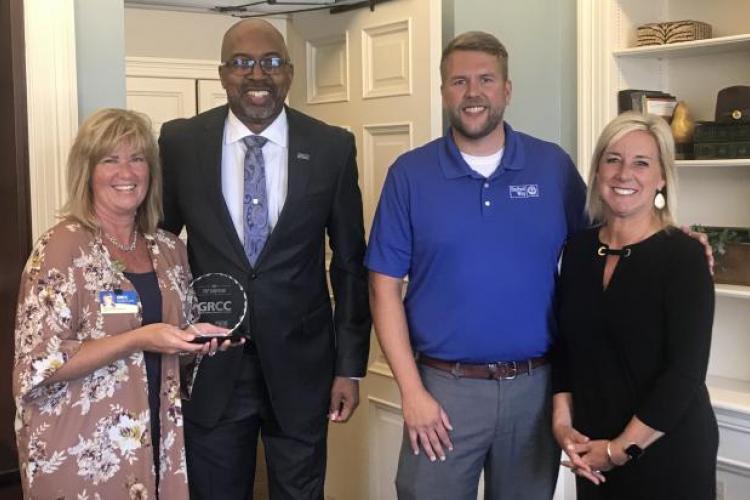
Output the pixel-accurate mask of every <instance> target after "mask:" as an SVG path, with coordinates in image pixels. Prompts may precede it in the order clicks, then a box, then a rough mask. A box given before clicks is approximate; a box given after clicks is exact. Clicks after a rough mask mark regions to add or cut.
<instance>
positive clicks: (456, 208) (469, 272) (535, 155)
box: [365, 123, 586, 363]
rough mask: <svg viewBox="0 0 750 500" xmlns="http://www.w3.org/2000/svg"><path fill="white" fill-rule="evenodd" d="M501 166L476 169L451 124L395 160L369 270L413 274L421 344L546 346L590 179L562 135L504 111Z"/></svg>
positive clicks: (434, 348) (508, 350)
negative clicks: (483, 171)
mask: <svg viewBox="0 0 750 500" xmlns="http://www.w3.org/2000/svg"><path fill="white" fill-rule="evenodd" d="M504 127H505V152H504V153H503V157H502V160H501V161H500V166H499V167H498V168H497V169H496V170H495V172H494V173H493V174H492V175H491V176H490V177H489V178H484V177H482V176H481V175H480V174H478V173H476V172H474V171H473V170H471V168H470V167H469V165H467V164H466V162H465V161H464V159H463V158H462V157H461V154H460V152H459V150H458V148H457V147H456V144H455V142H454V141H453V138H452V135H451V133H450V130H449V131H448V133H446V135H445V136H444V137H442V138H440V139H436V140H434V141H432V142H430V143H428V144H426V145H425V146H422V147H420V148H418V149H415V150H412V151H410V152H408V153H405V154H403V155H402V156H401V157H399V158H398V159H397V160H396V162H395V163H394V164H393V165H392V166H391V168H390V169H389V171H388V175H387V177H386V180H385V184H384V186H383V190H382V193H381V197H380V202H379V204H378V209H377V212H376V214H375V219H374V222H373V225H372V230H371V232H370V239H369V244H368V248H367V255H366V258H365V263H366V265H367V267H368V268H369V269H370V270H371V271H375V272H377V273H381V274H385V275H388V276H392V277H395V278H402V277H404V276H407V275H408V277H409V283H408V288H407V293H406V298H405V299H404V307H405V309H406V316H407V321H408V326H409V335H410V337H411V343H412V346H413V348H414V349H415V351H417V352H421V353H423V354H426V355H428V356H431V357H435V358H439V359H443V360H449V361H461V362H474V363H482V362H492V361H512V360H523V359H527V358H531V357H536V356H541V355H543V354H545V353H546V352H547V350H548V348H549V345H550V343H551V339H552V336H553V335H554V331H555V321H554V316H553V299H554V291H555V281H556V276H557V261H558V257H559V255H560V250H561V248H562V246H563V243H564V242H565V240H566V238H567V237H568V235H569V234H573V233H574V232H576V231H577V230H579V229H581V228H583V227H584V225H585V217H584V201H585V190H586V188H585V185H584V183H583V181H582V180H581V177H580V175H579V174H578V171H577V170H576V169H575V166H574V165H573V162H572V161H571V160H570V157H569V156H568V155H567V154H566V153H565V152H564V151H563V150H562V149H561V148H560V147H559V146H557V145H555V144H553V143H550V142H545V141H542V140H539V139H536V138H534V137H531V136H528V135H526V134H523V133H520V132H515V131H514V130H513V129H512V128H511V127H510V125H508V124H507V123H506V124H505V125H504Z"/></svg>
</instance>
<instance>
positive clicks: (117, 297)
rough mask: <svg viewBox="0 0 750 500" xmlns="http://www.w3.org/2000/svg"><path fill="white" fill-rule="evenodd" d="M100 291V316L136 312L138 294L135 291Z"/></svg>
mask: <svg viewBox="0 0 750 500" xmlns="http://www.w3.org/2000/svg"><path fill="white" fill-rule="evenodd" d="M118 292H119V293H116V292H114V291H112V290H102V291H101V292H99V311H100V312H101V313H102V314H133V313H137V312H138V293H137V292H136V291H135V290H125V291H118Z"/></svg>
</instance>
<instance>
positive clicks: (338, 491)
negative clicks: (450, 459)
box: [287, 0, 442, 500]
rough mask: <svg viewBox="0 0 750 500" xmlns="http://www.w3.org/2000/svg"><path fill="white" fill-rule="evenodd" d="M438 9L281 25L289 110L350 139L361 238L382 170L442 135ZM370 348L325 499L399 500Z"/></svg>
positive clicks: (333, 432)
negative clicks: (290, 68)
mask: <svg viewBox="0 0 750 500" xmlns="http://www.w3.org/2000/svg"><path fill="white" fill-rule="evenodd" d="M440 9H441V2H435V1H434V0H401V1H399V2H393V3H384V4H378V5H377V6H376V7H375V10H374V12H371V11H370V9H367V8H363V9H357V10H354V11H351V12H348V13H341V14H336V15H331V14H329V13H328V12H327V11H319V12H314V13H305V14H296V15H293V16H292V18H291V21H290V22H289V24H288V25H287V42H288V45H289V50H290V56H291V59H292V62H293V63H294V83H293V84H292V88H291V91H290V93H289V103H290V105H291V106H292V107H293V108H296V109H299V110H300V111H303V112H305V113H307V114H309V115H312V116H314V117H316V118H318V119H320V120H323V121H325V122H327V123H330V124H333V125H338V126H341V127H344V128H346V129H348V130H349V131H351V132H352V133H353V134H354V136H355V138H356V140H357V151H358V157H357V163H358V166H359V184H360V188H361V190H362V194H363V198H364V213H365V230H366V231H367V232H368V233H369V228H370V224H371V222H372V217H373V214H374V212H375V207H376V205H377V202H378V199H379V197H380V190H381V188H382V185H383V181H384V179H385V174H386V172H387V169H388V167H389V166H390V165H391V164H392V163H393V161H394V160H395V159H396V158H397V157H398V156H399V155H400V154H401V153H404V152H405V151H408V150H409V149H412V148H413V147H416V146H419V145H421V144H424V143H425V142H427V141H429V140H430V139H432V138H433V137H435V136H436V135H438V134H440V133H441V119H442V113H441V110H440V98H439V86H440V81H439V72H438V64H439V57H440V47H441V26H440V17H441V12H440ZM371 345H372V348H371V353H370V363H369V367H368V373H367V377H366V378H365V379H364V380H363V381H362V383H361V389H360V406H359V408H358V410H357V411H356V413H355V414H354V416H353V418H352V419H351V421H350V422H348V423H347V424H344V425H338V424H331V426H330V429H329V430H330V434H329V440H328V446H329V453H328V471H327V478H326V491H325V498H326V500H349V499H358V500H359V499H362V500H364V499H367V498H370V499H371V500H388V499H395V498H396V491H395V487H394V479H395V471H396V466H397V463H398V450H399V448H400V445H401V426H402V421H401V401H400V397H399V393H398V388H397V387H396V383H395V381H394V379H393V375H392V373H391V371H390V368H389V367H388V363H387V362H386V360H385V358H384V356H383V355H382V353H381V352H380V349H379V347H378V345H377V341H375V340H374V336H373V341H372V344H371Z"/></svg>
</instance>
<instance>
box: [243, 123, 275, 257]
mask: <svg viewBox="0 0 750 500" xmlns="http://www.w3.org/2000/svg"><path fill="white" fill-rule="evenodd" d="M267 141H268V139H266V138H265V137H261V136H259V135H250V136H247V137H245V138H243V139H242V142H244V143H245V146H247V151H246V152H245V193H244V196H243V198H242V207H243V214H244V216H245V220H244V228H245V230H244V232H245V238H244V240H245V241H244V246H245V254H247V259H248V260H249V261H250V265H252V266H255V261H256V260H257V259H258V255H260V252H261V250H263V246H264V245H265V244H266V240H267V239H268V234H269V232H270V231H269V227H268V196H267V195H266V167H265V163H264V162H263V151H262V148H263V145H264V144H265V143H266V142H267Z"/></svg>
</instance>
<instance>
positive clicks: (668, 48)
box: [612, 34, 750, 58]
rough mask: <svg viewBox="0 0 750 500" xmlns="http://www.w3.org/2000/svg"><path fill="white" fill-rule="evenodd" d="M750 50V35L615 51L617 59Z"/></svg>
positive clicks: (688, 55) (690, 55) (614, 54)
mask: <svg viewBox="0 0 750 500" xmlns="http://www.w3.org/2000/svg"><path fill="white" fill-rule="evenodd" d="M748 50H750V34H742V35H733V36H720V37H715V38H709V39H706V40H696V41H693V42H680V43H673V44H669V45H646V46H643V47H632V48H628V49H622V50H615V51H613V52H612V55H613V56H615V57H623V58H624V57H648V58H653V57H657V58H665V57H695V56H706V55H717V54H726V53H729V52H747V51H748Z"/></svg>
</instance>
